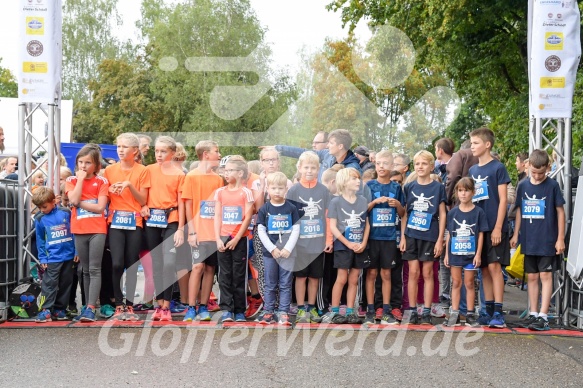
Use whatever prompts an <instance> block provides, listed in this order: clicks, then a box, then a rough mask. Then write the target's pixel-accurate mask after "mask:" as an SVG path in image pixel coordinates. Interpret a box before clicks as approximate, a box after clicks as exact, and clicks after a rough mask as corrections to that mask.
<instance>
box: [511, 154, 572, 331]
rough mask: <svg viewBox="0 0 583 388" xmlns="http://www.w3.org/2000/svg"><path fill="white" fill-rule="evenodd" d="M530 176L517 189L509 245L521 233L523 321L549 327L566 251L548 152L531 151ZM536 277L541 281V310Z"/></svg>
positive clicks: (560, 200) (560, 202)
mask: <svg viewBox="0 0 583 388" xmlns="http://www.w3.org/2000/svg"><path fill="white" fill-rule="evenodd" d="M528 160H529V162H530V179H525V180H523V181H522V182H520V183H519V184H518V188H517V190H516V203H515V207H516V228H515V230H514V235H513V236H512V240H511V241H510V244H511V245H512V247H513V248H515V247H516V245H517V243H518V238H519V232H520V241H521V244H522V248H521V249H522V252H523V253H524V270H525V272H526V273H528V300H529V304H530V315H529V317H528V318H527V319H526V322H525V324H524V326H525V327H528V328H529V329H530V330H549V322H548V319H547V314H548V312H549V305H550V303H551V294H552V292H553V271H555V270H556V269H557V260H556V259H557V256H556V255H560V254H561V253H563V252H564V251H565V210H564V209H563V205H564V204H565V200H564V199H563V194H562V193H561V190H560V188H559V184H558V183H557V182H556V181H555V180H553V179H549V178H548V177H547V175H546V171H547V167H548V165H549V155H548V154H547V152H546V151H544V150H534V151H533V152H532V153H531V154H530V156H529V158H528ZM539 279H540V281H541V283H542V295H541V305H540V312H538V313H537V310H538V309H537V306H538V300H539V285H538V282H539Z"/></svg>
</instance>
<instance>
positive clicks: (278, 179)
mask: <svg viewBox="0 0 583 388" xmlns="http://www.w3.org/2000/svg"><path fill="white" fill-rule="evenodd" d="M269 186H287V177H286V176H285V174H284V173H283V172H281V171H277V172H272V173H271V174H269V175H267V187H269Z"/></svg>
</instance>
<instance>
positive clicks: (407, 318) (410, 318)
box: [401, 310, 419, 325]
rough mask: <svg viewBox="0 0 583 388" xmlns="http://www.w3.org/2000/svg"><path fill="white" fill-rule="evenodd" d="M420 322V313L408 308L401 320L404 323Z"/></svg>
mask: <svg viewBox="0 0 583 388" xmlns="http://www.w3.org/2000/svg"><path fill="white" fill-rule="evenodd" d="M418 323H419V314H418V313H417V310H407V311H405V314H403V320H402V321H401V324H402V325H408V324H411V325H417V324H418Z"/></svg>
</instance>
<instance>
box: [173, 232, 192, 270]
mask: <svg viewBox="0 0 583 388" xmlns="http://www.w3.org/2000/svg"><path fill="white" fill-rule="evenodd" d="M191 269H192V264H190V245H188V241H187V240H186V236H184V243H183V244H182V245H181V246H179V247H177V248H176V271H190V270H191Z"/></svg>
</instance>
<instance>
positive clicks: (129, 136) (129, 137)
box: [115, 132, 144, 163]
mask: <svg viewBox="0 0 583 388" xmlns="http://www.w3.org/2000/svg"><path fill="white" fill-rule="evenodd" d="M120 141H125V142H127V143H128V145H129V146H130V147H135V148H136V155H135V156H134V160H135V161H136V162H138V163H142V160H143V158H144V157H143V155H142V153H141V152H140V139H138V137H137V136H136V135H135V134H133V133H129V132H126V133H122V134H121V135H119V136H118V137H117V138H116V139H115V142H116V143H119V142H120Z"/></svg>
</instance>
